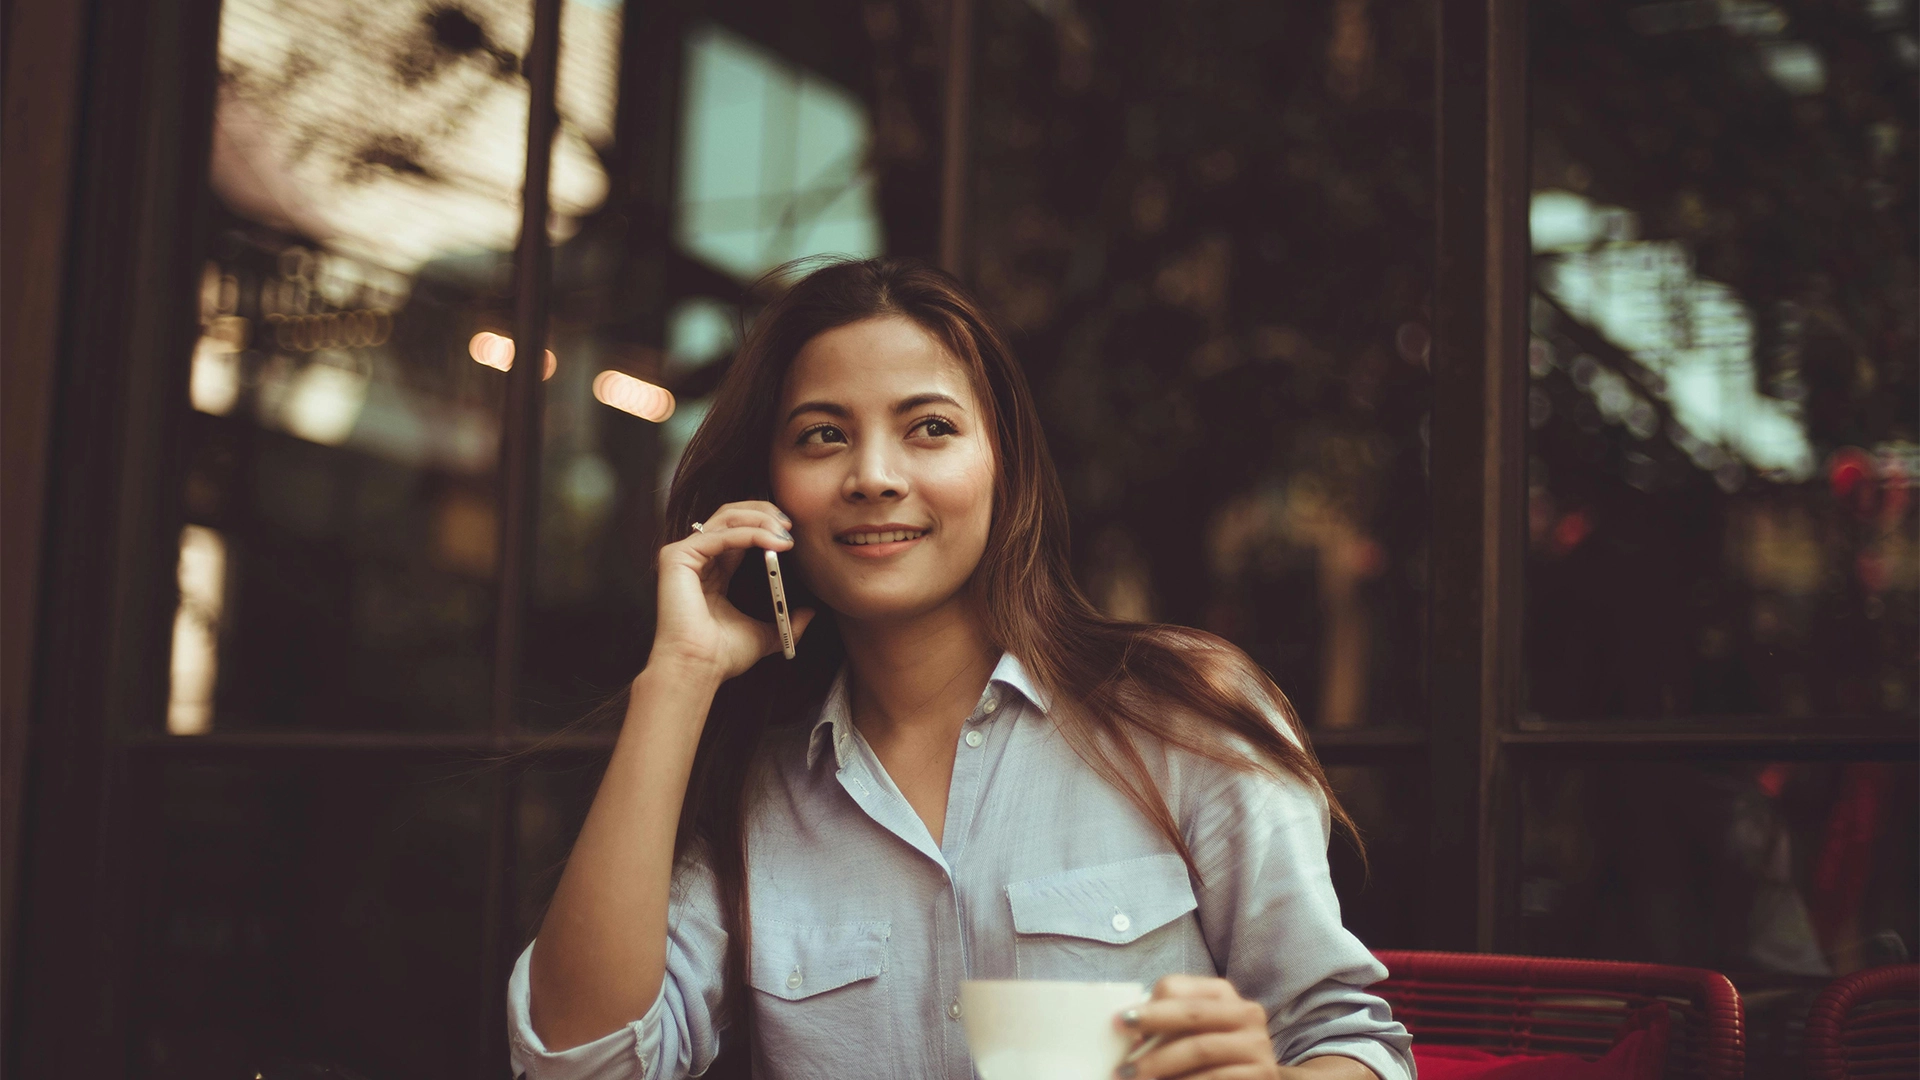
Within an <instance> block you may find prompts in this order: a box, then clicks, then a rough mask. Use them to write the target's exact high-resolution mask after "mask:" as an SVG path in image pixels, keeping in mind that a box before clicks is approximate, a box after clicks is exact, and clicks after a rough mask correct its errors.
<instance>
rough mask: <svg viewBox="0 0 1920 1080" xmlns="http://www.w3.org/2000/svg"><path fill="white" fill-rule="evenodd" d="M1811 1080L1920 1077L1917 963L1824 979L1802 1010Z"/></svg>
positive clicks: (1919, 969)
mask: <svg viewBox="0 0 1920 1080" xmlns="http://www.w3.org/2000/svg"><path fill="white" fill-rule="evenodd" d="M1805 1046H1806V1049H1805V1051H1804V1058H1805V1061H1806V1065H1807V1075H1808V1076H1809V1077H1811V1078H1812V1080H1868V1078H1869V1077H1883V1076H1885V1077H1894V1076H1898V1077H1914V1076H1920V964H1890V965H1888V966H1887V967H1877V968H1868V969H1867V970H1865V971H1856V972H1854V973H1853V974H1851V975H1843V976H1841V977H1840V978H1838V979H1835V980H1833V981H1832V982H1831V983H1828V984H1827V988H1826V989H1825V990H1822V991H1820V996H1819V997H1818V998H1815V999H1814V1002H1813V1009H1812V1011H1811V1012H1809V1013H1808V1014H1807V1041H1806V1043H1805Z"/></svg>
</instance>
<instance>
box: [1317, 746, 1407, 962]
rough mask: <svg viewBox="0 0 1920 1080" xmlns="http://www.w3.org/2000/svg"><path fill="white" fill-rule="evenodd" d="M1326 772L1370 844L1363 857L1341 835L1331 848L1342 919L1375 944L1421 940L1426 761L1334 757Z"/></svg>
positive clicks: (1402, 946) (1395, 946)
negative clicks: (1342, 761)
mask: <svg viewBox="0 0 1920 1080" xmlns="http://www.w3.org/2000/svg"><path fill="white" fill-rule="evenodd" d="M1327 779H1328V780H1329V781H1331V782H1332V783H1333V790H1334V793H1335V794H1337V795H1338V796H1339V797H1340V804H1341V805H1342V806H1344V807H1346V808H1347V813H1348V814H1349V815H1351V816H1352V817H1353V821H1354V824H1356V825H1358V826H1359V827H1360V836H1361V838H1362V840H1364V841H1365V844H1366V859H1365V861H1364V862H1362V860H1361V858H1360V856H1359V854H1358V853H1356V852H1355V851H1354V848H1353V845H1352V844H1350V843H1348V842H1347V840H1346V839H1345V838H1344V837H1341V836H1335V837H1334V840H1333V843H1332V844H1331V845H1330V846H1329V847H1328V848H1327V859H1328V862H1329V863H1330V864H1331V869H1332V871H1333V887H1334V890H1335V891H1336V892H1338V893H1339V894H1340V916H1341V921H1342V922H1344V923H1345V924H1346V927H1347V929H1348V930H1351V931H1353V934H1354V936H1355V937H1358V938H1359V939H1360V940H1361V941H1364V942H1366V943H1367V947H1368V948H1370V949H1413V948H1418V947H1419V946H1420V944H1421V930H1422V927H1421V924H1420V916H1421V911H1422V909H1423V905H1422V899H1423V891H1422V882H1423V881H1424V879H1425V877H1426V869H1427V841H1428V837H1427V830H1426V828H1425V823H1426V820H1427V814H1428V810H1427V806H1428V798H1429V796H1428V782H1427V770H1426V768H1425V767H1424V766H1423V765H1420V764H1397V765H1332V766H1328V768H1327Z"/></svg>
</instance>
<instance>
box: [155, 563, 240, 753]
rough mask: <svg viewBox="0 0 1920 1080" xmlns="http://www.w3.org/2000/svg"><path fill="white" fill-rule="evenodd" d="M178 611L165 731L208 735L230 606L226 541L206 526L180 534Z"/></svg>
mask: <svg viewBox="0 0 1920 1080" xmlns="http://www.w3.org/2000/svg"><path fill="white" fill-rule="evenodd" d="M179 577H180V607H179V609H178V610H177V611H176V612H175V613H174V617H173V662H172V665H171V666H172V678H171V680H170V683H171V685H170V687H169V690H168V694H167V731H168V732H169V733H170V734H174V735H204V734H206V733H207V732H208V731H209V730H211V729H212V727H213V691H214V682H215V676H216V675H217V674H218V673H219V659H220V617H221V613H222V609H223V608H224V607H225V605H226V582H227V542H226V540H225V538H223V537H222V536H221V535H220V534H219V533H217V532H215V531H214V530H212V529H209V528H206V527H205V526H202V525H189V526H187V527H186V528H185V529H182V530H181V532H180V568H179Z"/></svg>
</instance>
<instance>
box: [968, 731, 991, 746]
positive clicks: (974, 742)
mask: <svg viewBox="0 0 1920 1080" xmlns="http://www.w3.org/2000/svg"><path fill="white" fill-rule="evenodd" d="M986 741H987V737H986V736H985V735H982V734H980V733H979V732H978V731H969V732H967V745H968V746H979V745H980V744H981V743H983V742H986Z"/></svg>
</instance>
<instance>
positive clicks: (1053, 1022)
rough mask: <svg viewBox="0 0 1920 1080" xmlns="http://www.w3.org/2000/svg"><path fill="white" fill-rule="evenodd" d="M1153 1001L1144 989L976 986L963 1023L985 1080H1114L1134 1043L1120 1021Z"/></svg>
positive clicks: (964, 996)
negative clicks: (1125, 1012) (1123, 1015)
mask: <svg viewBox="0 0 1920 1080" xmlns="http://www.w3.org/2000/svg"><path fill="white" fill-rule="evenodd" d="M1146 1000H1147V990H1146V987H1144V986H1141V985H1140V984H1139V983H1095V982H1049V981H1046V980H1040V979H1006V980H991V979H974V980H968V981H965V982H962V983H961V984H960V1021H961V1023H962V1024H963V1025H965V1027H966V1031H967V1048H968V1049H969V1050H971V1051H972V1052H973V1067H974V1068H975V1069H976V1070H978V1072H979V1073H980V1080H1112V1076H1113V1070H1114V1069H1115V1068H1117V1067H1119V1065H1120V1062H1121V1060H1122V1059H1123V1058H1125V1057H1126V1056H1127V1051H1128V1050H1129V1049H1130V1048H1131V1047H1132V1046H1133V1042H1134V1036H1133V1035H1131V1034H1130V1033H1128V1032H1126V1031H1124V1030H1122V1029H1120V1028H1119V1027H1117V1026H1115V1025H1114V1022H1113V1018H1114V1016H1115V1015H1116V1014H1118V1013H1119V1012H1120V1011H1121V1010H1123V1009H1126V1008H1128V1007H1130V1006H1133V1005H1138V1004H1140V1003H1142V1002H1144V1001H1146Z"/></svg>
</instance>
